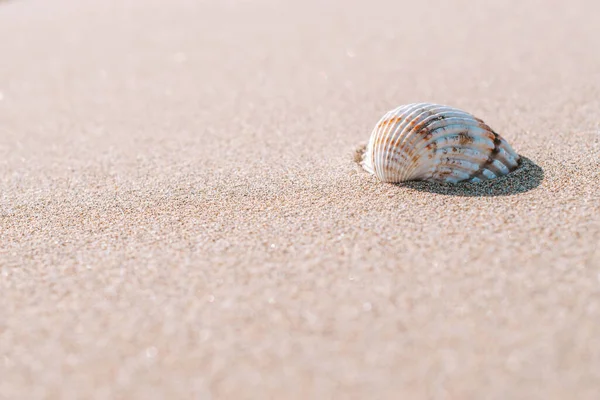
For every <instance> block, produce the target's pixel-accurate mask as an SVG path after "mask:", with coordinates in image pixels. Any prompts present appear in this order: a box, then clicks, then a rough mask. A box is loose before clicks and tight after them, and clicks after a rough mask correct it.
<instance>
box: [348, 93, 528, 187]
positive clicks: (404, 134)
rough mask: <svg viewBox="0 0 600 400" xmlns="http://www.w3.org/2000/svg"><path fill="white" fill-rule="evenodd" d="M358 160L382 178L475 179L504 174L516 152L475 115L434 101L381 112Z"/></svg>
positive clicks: (513, 164)
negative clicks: (381, 114)
mask: <svg viewBox="0 0 600 400" xmlns="http://www.w3.org/2000/svg"><path fill="white" fill-rule="evenodd" d="M361 158H362V160H361V161H360V164H361V165H362V167H363V168H364V169H365V170H366V171H368V172H370V173H371V174H374V175H375V176H376V177H377V178H378V179H379V180H381V181H383V182H391V183H397V182H404V181H411V180H425V181H437V182H451V183H456V182H461V181H470V182H480V181H484V180H488V179H494V178H496V177H499V176H502V175H506V174H508V173H510V172H511V171H513V170H515V169H516V168H517V167H518V166H519V162H520V157H519V155H518V154H517V153H516V152H515V151H514V150H513V149H512V147H510V145H509V144H508V143H507V142H506V140H504V139H503V138H502V137H501V136H500V135H498V134H497V133H496V132H494V131H493V130H492V129H491V128H490V127H489V126H488V125H486V124H485V123H484V122H483V121H482V120H480V119H479V118H475V117H474V116H473V115H471V114H469V113H467V112H465V111H461V110H459V109H456V108H453V107H448V106H444V105H439V104H429V103H418V104H417V103H415V104H407V105H403V106H400V107H398V108H396V109H394V110H391V111H389V112H388V113H386V114H385V115H384V116H383V117H382V118H381V119H380V120H379V122H378V123H377V125H376V126H375V128H374V129H373V132H372V133H371V138H370V140H369V143H368V144H367V147H366V149H365V151H364V153H363V154H362V157H361Z"/></svg>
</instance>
